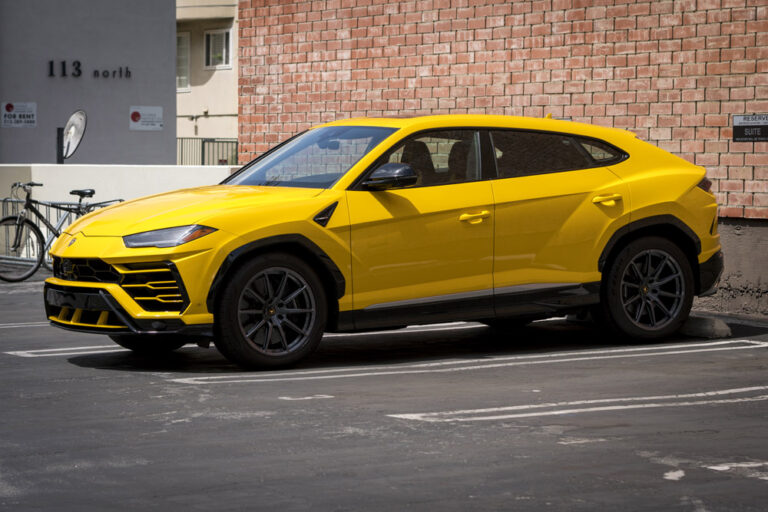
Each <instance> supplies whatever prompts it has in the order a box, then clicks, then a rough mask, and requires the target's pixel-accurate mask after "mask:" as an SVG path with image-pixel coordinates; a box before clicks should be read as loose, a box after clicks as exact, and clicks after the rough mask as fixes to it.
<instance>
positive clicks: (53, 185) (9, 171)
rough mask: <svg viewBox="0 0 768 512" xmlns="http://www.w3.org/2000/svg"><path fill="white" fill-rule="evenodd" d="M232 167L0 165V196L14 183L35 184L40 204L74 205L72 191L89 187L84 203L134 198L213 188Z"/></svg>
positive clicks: (34, 194)
mask: <svg viewBox="0 0 768 512" xmlns="http://www.w3.org/2000/svg"><path fill="white" fill-rule="evenodd" d="M233 170H235V168H231V167H229V166H224V165H205V166H192V165H71V164H64V165H55V164H29V165H15V164H0V197H8V196H9V195H10V191H11V185H12V184H13V183H14V182H17V181H21V182H28V181H36V182H38V183H42V184H43V186H42V187H38V188H35V189H34V192H33V194H32V197H33V198H35V199H38V200H41V201H66V202H75V201H77V197H75V196H72V195H70V194H69V191H70V190H72V189H82V188H92V189H94V190H95V191H96V194H95V195H94V196H93V198H92V199H89V200H88V201H106V200H109V199H116V198H121V199H134V198H136V197H142V196H148V195H151V194H158V193H160V192H167V191H170V190H176V189H180V188H189V187H198V186H203V185H214V184H216V183H219V182H220V181H221V180H223V179H224V178H226V177H227V176H229V175H230V174H231V172H232V171H233Z"/></svg>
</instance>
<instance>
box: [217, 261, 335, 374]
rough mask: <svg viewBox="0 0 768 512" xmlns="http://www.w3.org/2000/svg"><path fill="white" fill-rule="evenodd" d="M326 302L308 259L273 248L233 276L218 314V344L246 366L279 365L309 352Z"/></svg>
mask: <svg viewBox="0 0 768 512" xmlns="http://www.w3.org/2000/svg"><path fill="white" fill-rule="evenodd" d="M327 311H328V306H327V301H326V298H325V293H324V291H323V286H322V282H321V281H320V278H319V277H318V276H317V274H316V273H315V272H314V271H313V270H312V268H311V267H310V266H309V265H307V264H306V263H305V262H304V261H302V260H301V259H299V258H296V257H295V256H292V255H290V254H283V253H269V254H264V255H260V256H258V257H257V258H255V259H253V260H251V261H249V262H247V263H246V264H244V265H243V266H242V267H240V268H239V269H238V270H237V271H235V273H234V275H232V276H231V279H229V283H228V284H227V286H226V288H225V289H224V290H223V293H222V297H221V300H220V301H219V303H218V305H217V308H216V313H215V330H216V339H215V343H216V347H217V348H218V349H219V351H220V352H221V353H222V354H223V355H224V356H225V357H226V358H227V359H229V360H231V361H233V362H235V363H237V364H238V365H240V366H243V367H245V368H277V367H281V366H287V365H290V364H293V363H295V362H296V361H298V360H300V359H301V358H303V357H306V356H307V355H309V354H311V353H312V352H313V351H314V350H315V349H316V348H317V346H318V345H319V343H320V339H321V338H322V336H323V331H324V329H325V322H326V316H327Z"/></svg>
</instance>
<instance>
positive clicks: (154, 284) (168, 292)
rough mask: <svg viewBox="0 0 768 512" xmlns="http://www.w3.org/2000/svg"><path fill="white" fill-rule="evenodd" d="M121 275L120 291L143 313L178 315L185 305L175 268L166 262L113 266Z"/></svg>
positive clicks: (184, 296)
mask: <svg viewBox="0 0 768 512" xmlns="http://www.w3.org/2000/svg"><path fill="white" fill-rule="evenodd" d="M115 266H116V267H117V269H118V270H119V271H120V273H121V274H123V279H122V281H121V282H120V287H121V288H122V289H123V290H125V291H126V293H128V295H130V296H131V298H132V299H133V300H135V301H136V303H137V304H138V305H139V306H141V307H142V308H143V309H144V310H146V311H175V312H181V311H184V309H186V307H187V305H189V299H188V297H187V293H186V290H184V285H183V283H182V281H181V276H180V275H179V273H178V271H177V270H176V267H175V266H174V265H173V263H170V262H152V263H125V264H122V265H115Z"/></svg>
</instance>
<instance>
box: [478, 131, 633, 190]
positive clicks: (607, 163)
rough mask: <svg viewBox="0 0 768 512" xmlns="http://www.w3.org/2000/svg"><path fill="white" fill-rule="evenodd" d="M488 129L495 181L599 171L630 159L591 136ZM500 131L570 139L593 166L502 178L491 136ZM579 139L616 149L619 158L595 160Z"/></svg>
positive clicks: (617, 149)
mask: <svg viewBox="0 0 768 512" xmlns="http://www.w3.org/2000/svg"><path fill="white" fill-rule="evenodd" d="M486 129H487V130H488V139H489V142H490V148H489V149H490V158H489V159H488V160H489V161H491V162H493V164H494V166H495V167H496V177H495V178H493V179H498V180H509V179H515V178H527V177H529V176H542V175H545V174H558V173H561V172H575V171H586V170H589V169H597V168H599V167H608V166H611V165H616V164H619V163H621V162H623V161H625V160H627V159H628V158H629V153H627V152H626V151H624V150H623V149H621V148H619V147H617V146H615V145H614V144H611V143H610V142H607V141H605V140H603V139H598V138H597V137H592V136H589V135H580V134H577V133H567V132H555V131H551V130H535V129H529V128H506V127H504V128H497V127H491V128H486ZM498 131H507V132H527V133H544V134H549V135H560V136H562V137H565V138H569V139H571V140H572V141H573V142H574V143H575V146H576V148H577V150H578V151H579V152H581V153H582V154H583V155H584V156H585V157H586V158H587V160H588V161H590V162H592V164H593V165H591V166H589V167H581V168H578V169H563V170H560V171H551V172H537V173H532V174H526V175H525V176H510V177H507V178H505V177H502V176H500V175H499V169H498V165H497V162H496V157H495V153H494V152H495V149H496V148H495V146H494V145H493V136H492V135H491V132H498ZM579 139H581V140H583V141H585V142H588V141H590V140H591V141H595V142H598V143H601V144H604V145H606V146H608V147H609V148H612V149H614V150H615V151H616V153H617V156H616V157H614V158H610V159H608V160H602V161H598V160H595V159H594V158H593V157H592V155H590V154H589V151H587V150H586V149H584V147H583V146H582V145H581V143H580V142H579Z"/></svg>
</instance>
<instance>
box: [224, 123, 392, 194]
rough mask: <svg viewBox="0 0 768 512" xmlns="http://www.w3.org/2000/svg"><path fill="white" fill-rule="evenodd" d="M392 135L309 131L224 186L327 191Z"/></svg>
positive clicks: (371, 130)
mask: <svg viewBox="0 0 768 512" xmlns="http://www.w3.org/2000/svg"><path fill="white" fill-rule="evenodd" d="M394 131H395V130H394V129H392V128H380V127H373V126H327V127H325V128H317V129H315V130H310V131H308V132H306V133H303V134H302V135H299V136H298V137H296V138H294V139H292V140H290V141H288V142H287V143H285V144H283V145H281V146H278V147H277V148H275V149H274V150H272V151H270V152H269V153H267V154H266V155H264V156H262V157H260V158H257V159H256V160H254V161H253V162H251V163H250V164H248V165H247V166H245V167H244V168H243V169H242V170H241V171H240V172H239V173H238V174H236V175H234V176H233V177H232V178H231V179H229V180H225V183H228V184H230V185H260V186H274V187H305V188H327V187H329V186H331V185H333V183H335V182H336V180H338V179H339V178H340V177H341V176H343V175H344V173H346V172H347V171H348V170H349V169H350V168H351V167H352V166H353V165H355V164H356V163H357V162H358V161H359V160H360V159H361V158H362V157H363V156H365V154H366V153H368V152H369V151H370V150H372V149H373V148H374V147H376V146H377V145H378V144H379V143H380V142H381V141H382V140H384V139H385V138H387V137H388V136H389V135H390V134H392V133H393V132H394Z"/></svg>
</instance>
